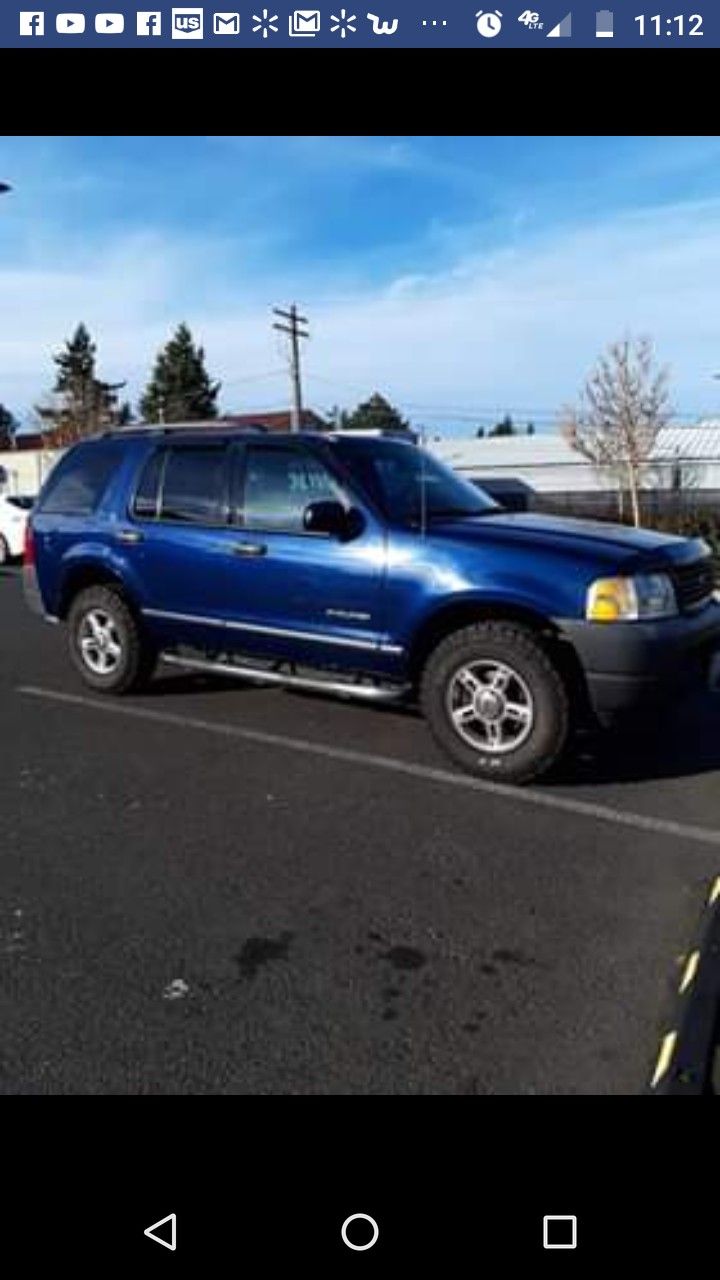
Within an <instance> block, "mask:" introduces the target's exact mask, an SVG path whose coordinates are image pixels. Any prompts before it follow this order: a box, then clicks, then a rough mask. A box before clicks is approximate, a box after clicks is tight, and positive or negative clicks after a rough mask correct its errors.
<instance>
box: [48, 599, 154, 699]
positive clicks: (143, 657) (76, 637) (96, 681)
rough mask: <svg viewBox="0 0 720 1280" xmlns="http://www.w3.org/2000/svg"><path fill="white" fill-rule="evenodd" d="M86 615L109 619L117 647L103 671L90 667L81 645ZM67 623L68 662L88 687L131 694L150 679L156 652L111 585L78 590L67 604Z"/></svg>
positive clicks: (114, 643)
mask: <svg viewBox="0 0 720 1280" xmlns="http://www.w3.org/2000/svg"><path fill="white" fill-rule="evenodd" d="M89 615H94V616H96V617H97V616H98V615H99V616H100V617H106V618H107V619H108V620H109V625H110V628H111V631H110V634H111V636H112V644H113V646H115V647H117V649H118V650H119V652H118V654H117V656H115V654H114V653H113V655H112V659H113V661H114V662H115V665H114V666H113V668H112V670H109V671H107V673H105V674H103V673H102V672H101V671H98V670H95V669H93V665H92V664H91V660H90V658H89V657H87V656H86V653H85V651H84V649H83V647H82V641H83V639H84V638H85V639H87V638H88V635H87V632H88V629H89V623H90V619H89ZM67 625H68V648H69V651H70V658H71V661H72V663H73V666H74V667H75V669H76V670H77V671H78V672H79V673H80V675H81V677H82V679H83V681H84V683H85V684H86V685H89V687H90V688H91V689H95V690H96V691H97V692H99V693H112V694H123V693H130V692H131V691H132V690H135V689H139V688H141V687H142V685H144V684H146V683H147V681H148V680H149V679H150V677H151V675H152V673H153V670H154V667H155V663H156V661H157V653H156V651H155V650H154V649H153V648H152V646H151V645H150V644H149V643H148V642H147V640H146V639H145V638H144V636H143V635H142V632H141V629H140V626H139V624H138V622H137V619H136V618H135V616H134V614H133V613H132V610H131V609H130V608H129V607H128V605H127V603H126V601H125V600H124V599H123V597H122V595H121V594H120V592H119V591H117V590H115V589H114V588H113V587H104V586H97V587H87V588H86V589H85V590H84V591H80V592H79V593H78V595H77V596H76V597H75V599H74V600H73V602H72V605H71V606H70V612H69V614H68V620H67Z"/></svg>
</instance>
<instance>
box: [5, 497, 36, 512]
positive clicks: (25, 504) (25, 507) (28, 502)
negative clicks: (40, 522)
mask: <svg viewBox="0 0 720 1280" xmlns="http://www.w3.org/2000/svg"><path fill="white" fill-rule="evenodd" d="M8 502H9V503H10V506H11V507H18V508H19V509H20V511H29V510H30V509H31V507H32V504H33V500H32V498H21V497H19V496H18V494H13V496H12V497H11V498H8Z"/></svg>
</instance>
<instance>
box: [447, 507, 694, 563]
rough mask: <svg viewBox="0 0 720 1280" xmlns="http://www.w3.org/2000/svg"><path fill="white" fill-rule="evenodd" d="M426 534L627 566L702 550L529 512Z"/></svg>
mask: <svg viewBox="0 0 720 1280" xmlns="http://www.w3.org/2000/svg"><path fill="white" fill-rule="evenodd" d="M431 531H432V534H433V535H438V534H439V535H440V536H446V537H451V538H452V539H453V541H455V540H457V541H461V542H466V543H480V542H484V543H487V541H488V540H491V541H493V542H502V543H505V544H506V545H510V544H513V543H518V544H522V545H524V546H526V547H528V548H532V547H536V548H538V549H540V548H542V549H544V550H554V551H558V552H560V553H564V554H568V555H573V554H574V555H585V556H589V557H592V558H593V559H600V560H607V561H613V562H615V563H616V564H627V566H628V567H629V566H630V562H638V563H642V564H643V565H645V564H647V565H651V564H665V565H667V564H681V563H684V562H687V561H689V560H696V559H697V558H698V557H699V556H701V555H703V554H705V551H706V549H705V547H704V544H703V543H702V542H701V541H700V540H699V539H694V540H692V539H688V538H677V537H675V536H674V535H672V534H668V533H657V532H655V531H654V530H652V529H635V528H632V527H630V526H629V525H622V524H610V523H609V522H608V523H606V522H605V521H602V520H575V519H570V518H567V517H565V516H550V515H539V514H535V513H532V512H507V511H498V512H497V513H492V514H488V515H483V516H478V517H472V518H470V519H454V518H452V517H448V518H447V519H438V520H433V521H432V524H431Z"/></svg>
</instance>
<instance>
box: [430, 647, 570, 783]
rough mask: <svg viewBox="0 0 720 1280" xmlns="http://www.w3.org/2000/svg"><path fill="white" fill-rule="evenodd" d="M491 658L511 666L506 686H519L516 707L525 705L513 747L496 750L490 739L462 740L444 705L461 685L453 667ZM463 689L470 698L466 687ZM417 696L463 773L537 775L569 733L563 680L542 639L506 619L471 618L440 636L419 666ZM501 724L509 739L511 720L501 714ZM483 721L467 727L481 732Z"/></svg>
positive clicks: (507, 777) (502, 778)
mask: <svg viewBox="0 0 720 1280" xmlns="http://www.w3.org/2000/svg"><path fill="white" fill-rule="evenodd" d="M493 663H498V664H499V666H500V667H502V668H504V669H505V670H510V671H511V672H512V673H513V676H512V683H511V684H510V685H509V686H508V688H510V689H512V688H515V689H516V690H520V691H521V695H522V698H523V708H525V707H526V708H527V710H526V711H525V714H524V719H523V721H522V723H521V724H520V727H518V728H517V730H516V733H515V736H516V737H517V738H518V744H517V746H515V747H512V746H509V747H508V748H507V749H505V750H503V751H499V750H493V749H492V748H491V747H490V743H488V747H489V749H488V750H483V749H482V746H481V745H471V743H470V742H468V741H466V739H465V738H464V737H463V736H461V735H462V730H461V729H459V728H457V727H456V725H455V724H454V722H453V720H452V718H451V707H450V705H449V704H450V702H451V701H452V699H453V698H455V697H456V696H457V692H458V688H459V687H462V686H459V684H458V681H457V679H456V677H457V675H458V673H459V672H460V671H462V670H464V669H465V668H466V667H467V666H468V665H471V666H472V665H473V664H481V666H482V664H487V665H488V669H489V670H491V664H493ZM466 696H467V697H468V698H470V700H471V702H472V700H473V696H472V694H471V693H468V694H467V695H466ZM420 702H421V706H422V710H423V714H424V716H425V718H426V720H427V722H428V724H429V726H430V729H431V731H432V733H433V736H434V737H435V739H436V741H437V742H438V743H439V745H440V746H441V747H442V749H443V751H445V752H446V753H447V755H449V756H450V757H451V759H452V760H454V761H455V763H456V764H459V765H460V766H461V767H462V768H463V769H464V770H466V772H467V773H472V774H474V775H475V776H478V775H480V776H482V777H485V778H494V779H496V780H497V781H499V782H511V783H523V782H530V781H532V780H533V779H534V778H538V777H540V775H541V774H543V773H546V772H547V770H548V769H549V768H550V767H551V765H553V764H554V763H555V761H556V760H557V759H558V757H559V756H560V754H561V753H562V751H563V748H564V746H565V743H566V741H567V738H568V733H569V725H570V708H569V698H568V691H567V688H566V686H565V683H564V681H563V679H562V677H561V675H560V673H559V671H558V669H557V668H556V666H555V665H554V663H553V662H552V660H551V658H550V657H549V655H548V653H547V651H546V649H545V648H544V647H543V644H542V641H541V640H539V639H538V637H536V635H535V634H534V633H533V632H532V631H531V630H529V628H527V627H523V626H521V625H519V624H516V623H512V622H481V623H477V624H475V625H473V626H470V627H464V628H463V629H462V630H461V631H456V632H454V633H453V634H452V635H450V636H448V637H447V638H446V639H445V640H442V641H441V642H440V644H439V645H438V646H437V648H436V649H434V650H433V652H432V653H431V654H430V657H429V658H428V661H427V663H426V665H425V669H424V671H423V674H422V680H421V685H420ZM500 705H501V706H502V705H504V704H500ZM511 709H512V708H511ZM471 714H472V713H471ZM476 726H477V729H476ZM501 726H502V729H505V728H506V726H509V728H508V737H509V738H510V739H511V740H512V737H513V722H512V720H504V719H501ZM485 728H486V726H485V725H484V724H482V723H480V722H479V721H472V720H471V722H470V723H469V724H468V726H467V728H466V732H467V733H469V734H471V735H472V734H475V733H476V736H477V737H480V738H482V737H483V734H484V733H485ZM502 729H501V732H502ZM488 732H489V730H488ZM523 733H524V734H525V737H524V738H523V739H522V740H520V738H521V734H523Z"/></svg>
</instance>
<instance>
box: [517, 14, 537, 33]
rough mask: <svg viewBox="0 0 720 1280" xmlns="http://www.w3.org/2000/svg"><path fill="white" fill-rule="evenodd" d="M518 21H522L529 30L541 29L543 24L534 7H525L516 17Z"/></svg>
mask: <svg viewBox="0 0 720 1280" xmlns="http://www.w3.org/2000/svg"><path fill="white" fill-rule="evenodd" d="M518 22H522V23H523V25H524V26H526V27H527V28H528V30H529V31H542V29H543V24H542V22H541V21H540V14H539V13H535V11H534V9H525V10H524V11H523V12H522V13H521V14H520V17H519V18H518Z"/></svg>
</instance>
